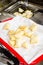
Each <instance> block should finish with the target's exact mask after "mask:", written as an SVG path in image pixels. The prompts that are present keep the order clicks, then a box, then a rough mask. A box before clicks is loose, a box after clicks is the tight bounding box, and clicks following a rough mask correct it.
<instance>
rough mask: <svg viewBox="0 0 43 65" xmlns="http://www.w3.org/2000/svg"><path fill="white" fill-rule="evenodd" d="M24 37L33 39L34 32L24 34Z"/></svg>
mask: <svg viewBox="0 0 43 65" xmlns="http://www.w3.org/2000/svg"><path fill="white" fill-rule="evenodd" d="M24 36H26V37H28V38H31V36H32V32H29V33H28V32H24Z"/></svg>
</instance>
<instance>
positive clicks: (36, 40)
mask: <svg viewBox="0 0 43 65" xmlns="http://www.w3.org/2000/svg"><path fill="white" fill-rule="evenodd" d="M30 43H31V44H35V43H38V36H37V35H32V36H31V38H30Z"/></svg>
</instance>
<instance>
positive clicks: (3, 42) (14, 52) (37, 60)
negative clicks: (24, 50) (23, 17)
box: [0, 18, 43, 65]
mask: <svg viewBox="0 0 43 65" xmlns="http://www.w3.org/2000/svg"><path fill="white" fill-rule="evenodd" d="M12 19H13V18H9V19H7V20H4V21H3V22H7V21H8V20H12ZM0 43H1V44H2V45H4V46H5V47H6V48H7V49H8V50H9V51H10V52H11V53H12V54H13V55H14V56H16V57H17V58H18V60H20V65H36V64H37V63H39V62H40V61H42V60H43V55H41V56H40V57H38V58H37V59H35V60H34V61H33V62H32V63H30V64H28V63H27V62H26V61H25V60H24V59H23V58H22V57H21V56H20V55H19V54H18V53H17V52H16V51H15V50H14V49H13V48H12V47H10V45H9V44H7V43H6V42H5V41H4V40H3V39H2V38H0Z"/></svg>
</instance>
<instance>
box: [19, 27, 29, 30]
mask: <svg viewBox="0 0 43 65" xmlns="http://www.w3.org/2000/svg"><path fill="white" fill-rule="evenodd" d="M19 29H21V30H22V31H25V30H28V26H20V27H19Z"/></svg>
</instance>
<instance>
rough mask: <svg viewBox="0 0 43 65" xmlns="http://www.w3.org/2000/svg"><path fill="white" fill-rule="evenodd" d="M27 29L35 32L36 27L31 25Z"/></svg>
mask: <svg viewBox="0 0 43 65" xmlns="http://www.w3.org/2000/svg"><path fill="white" fill-rule="evenodd" d="M29 29H30V30H31V31H35V30H37V26H36V25H35V24H32V25H31V26H30V27H29Z"/></svg>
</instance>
